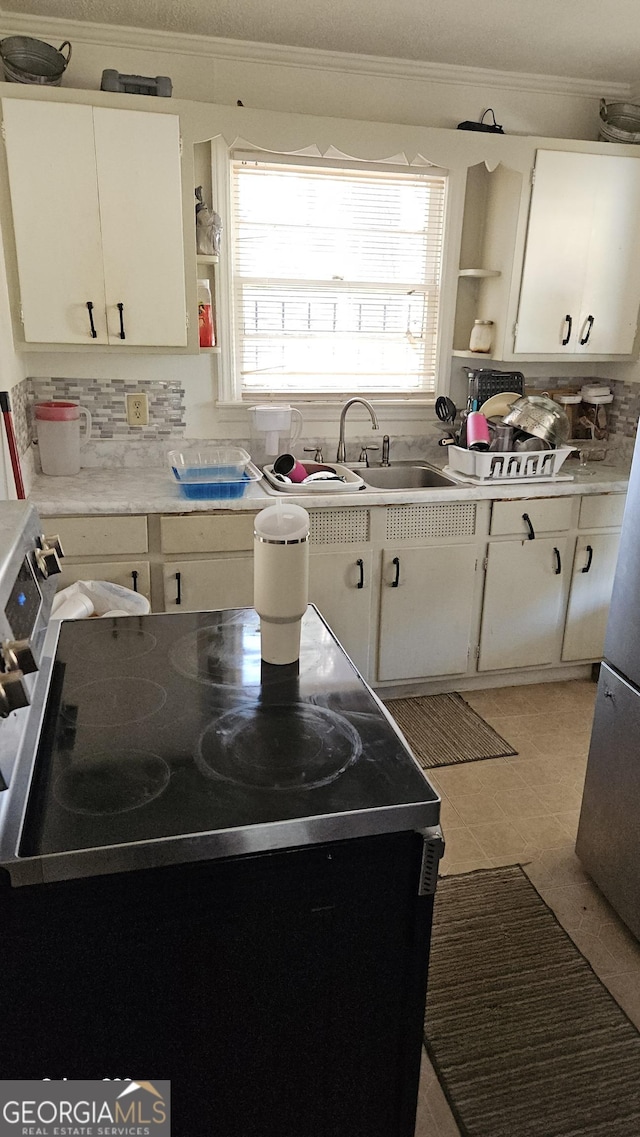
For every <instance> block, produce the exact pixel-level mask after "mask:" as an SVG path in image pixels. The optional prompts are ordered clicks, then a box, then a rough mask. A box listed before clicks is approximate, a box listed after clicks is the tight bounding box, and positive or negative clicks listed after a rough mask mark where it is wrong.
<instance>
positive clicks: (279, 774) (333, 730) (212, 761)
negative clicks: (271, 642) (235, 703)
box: [196, 703, 362, 790]
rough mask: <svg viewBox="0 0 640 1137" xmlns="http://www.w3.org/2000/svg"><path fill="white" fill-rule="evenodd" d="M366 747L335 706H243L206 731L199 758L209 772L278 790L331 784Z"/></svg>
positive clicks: (199, 764)
mask: <svg viewBox="0 0 640 1137" xmlns="http://www.w3.org/2000/svg"><path fill="white" fill-rule="evenodd" d="M361 751H362V742H361V740H360V735H359V734H358V732H357V731H356V730H354V728H353V727H352V726H351V723H350V722H349V721H348V720H347V719H346V718H344V717H343V716H342V715H338V714H336V713H335V711H330V710H328V709H327V708H325V707H316V706H312V705H310V704H308V703H294V704H280V705H277V704H274V705H270V706H261V705H260V704H253V705H251V706H244V707H240V708H238V709H236V710H232V711H227V712H226V714H223V715H221V716H220V718H219V719H216V721H215V722H213V723H211V724H210V725H209V726H208V727H207V729H206V730H205V731H204V732H203V733H202V735H201V736H200V739H199V741H198V749H197V752H196V762H197V764H198V767H199V769H200V770H201V771H202V772H203V773H204V774H207V775H208V776H209V777H214V778H222V779H224V780H225V781H228V782H236V783H238V784H240V785H244V786H252V787H254V788H261V789H275V790H310V789H315V788H317V787H318V786H325V785H328V783H329V782H332V781H334V779H335V778H337V777H338V776H339V775H340V774H342V773H343V772H344V771H345V770H346V768H347V766H349V765H351V763H352V762H354V761H355V759H356V758H358V757H359V755H360V753H361Z"/></svg>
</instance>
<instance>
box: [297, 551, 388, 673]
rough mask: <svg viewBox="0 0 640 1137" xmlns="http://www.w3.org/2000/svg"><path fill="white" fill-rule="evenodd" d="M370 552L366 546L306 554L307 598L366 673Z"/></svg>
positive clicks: (370, 569)
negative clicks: (307, 559) (307, 560)
mask: <svg viewBox="0 0 640 1137" xmlns="http://www.w3.org/2000/svg"><path fill="white" fill-rule="evenodd" d="M372 564H373V554H372V552H371V549H368V548H353V549H349V550H348V552H339V553H334V552H323V553H317V552H315V551H314V550H313V549H311V555H310V557H309V600H310V601H311V602H312V603H313V604H315V605H316V607H317V608H318V610H319V612H320V613H321V614H322V616H323V617H324V619H325V620H326V621H327V623H328V624H329V627H330V628H331V630H332V631H333V632H335V634H336V636H337V637H338V639H339V640H340V643H341V644H342V646H343V648H344V649H345V651H346V652H347V654H348V655H349V656H351V659H352V660H353V662H354V663H355V665H356V667H357V668H358V669H359V670H360V671H362V672H363V674H365V675H366V674H367V673H368V667H369V645H370V640H371V595H372V587H371V586H372Z"/></svg>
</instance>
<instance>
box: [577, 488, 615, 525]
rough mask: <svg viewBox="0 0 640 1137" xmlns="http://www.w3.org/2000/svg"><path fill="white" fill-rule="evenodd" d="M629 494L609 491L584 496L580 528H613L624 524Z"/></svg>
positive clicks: (581, 504) (581, 506) (581, 505)
mask: <svg viewBox="0 0 640 1137" xmlns="http://www.w3.org/2000/svg"><path fill="white" fill-rule="evenodd" d="M626 497H627V495H626V494H624V493H607V494H602V495H598V496H594V497H583V498H582V501H581V503H580V521H579V523H578V524H579V528H580V529H612V528H617V527H618V526H619V525H622V514H623V513H624V503H625V500H626Z"/></svg>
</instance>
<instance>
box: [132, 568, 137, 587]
mask: <svg viewBox="0 0 640 1137" xmlns="http://www.w3.org/2000/svg"><path fill="white" fill-rule="evenodd" d="M131 579H132V581H133V591H134V592H137V591H138V572H137V569H133V570H132V573H131Z"/></svg>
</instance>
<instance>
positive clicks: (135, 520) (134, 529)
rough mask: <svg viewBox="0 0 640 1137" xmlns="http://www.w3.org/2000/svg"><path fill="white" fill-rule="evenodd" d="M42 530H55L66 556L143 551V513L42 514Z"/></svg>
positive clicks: (144, 537)
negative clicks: (75, 515) (129, 514)
mask: <svg viewBox="0 0 640 1137" xmlns="http://www.w3.org/2000/svg"><path fill="white" fill-rule="evenodd" d="M42 524H43V527H44V531H45V533H58V534H59V536H60V540H61V542H62V548H63V549H64V552H65V556H67V557H92V556H95V555H98V556H111V555H117V554H118V553H146V552H147V551H148V549H149V541H148V537H147V519H146V517H122V516H118V517H45V518H43V519H42Z"/></svg>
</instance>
